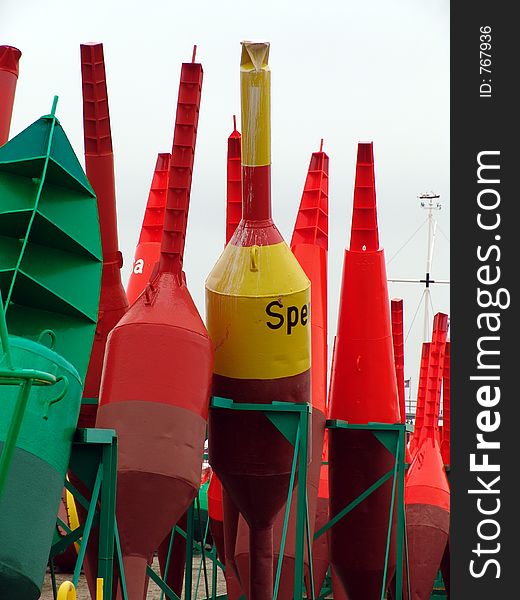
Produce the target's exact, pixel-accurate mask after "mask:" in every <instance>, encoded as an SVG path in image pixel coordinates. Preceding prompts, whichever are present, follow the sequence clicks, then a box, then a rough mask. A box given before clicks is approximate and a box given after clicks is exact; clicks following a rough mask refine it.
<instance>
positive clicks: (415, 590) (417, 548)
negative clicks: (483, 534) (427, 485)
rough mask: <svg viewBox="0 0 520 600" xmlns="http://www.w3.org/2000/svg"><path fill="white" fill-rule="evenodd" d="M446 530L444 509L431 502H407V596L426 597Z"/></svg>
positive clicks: (426, 599)
mask: <svg viewBox="0 0 520 600" xmlns="http://www.w3.org/2000/svg"><path fill="white" fill-rule="evenodd" d="M449 530H450V513H449V512H448V511H447V510H445V509H443V508H439V507H438V506H434V505H431V504H407V505H406V531H407V536H408V564H409V569H410V595H409V598H410V600H429V598H430V595H431V593H432V589H433V584H434V582H435V577H436V576H437V573H438V571H439V567H440V565H441V561H442V557H443V554H444V551H445V549H446V544H447V543H448V536H449Z"/></svg>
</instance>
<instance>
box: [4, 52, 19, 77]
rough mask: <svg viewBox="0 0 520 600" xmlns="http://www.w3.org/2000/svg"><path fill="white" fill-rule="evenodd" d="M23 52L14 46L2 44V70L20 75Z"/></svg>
mask: <svg viewBox="0 0 520 600" xmlns="http://www.w3.org/2000/svg"><path fill="white" fill-rule="evenodd" d="M21 56H22V53H21V51H20V50H18V48H15V47H14V46H0V71H8V72H9V73H12V74H13V75H15V76H16V77H18V61H19V60H20V57H21Z"/></svg>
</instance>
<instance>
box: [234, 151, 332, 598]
mask: <svg viewBox="0 0 520 600" xmlns="http://www.w3.org/2000/svg"><path fill="white" fill-rule="evenodd" d="M322 143H323V142H322ZM328 174H329V157H328V156H327V154H325V152H323V151H322V147H320V150H319V152H313V154H312V156H311V160H310V163H309V168H308V171H307V177H306V180H305V185H304V189H303V194H302V198H301V202H300V206H299V210H298V214H297V217H296V223H295V226H294V231H293V235H292V240H291V250H292V252H293V254H294V256H295V257H296V258H297V260H298V262H299V263H300V265H301V266H302V268H303V270H304V271H305V273H306V275H307V277H308V278H309V280H310V281H311V306H312V322H311V353H312V359H311V362H312V371H311V389H312V394H311V398H312V409H313V410H312V432H311V438H310V439H311V443H312V448H311V463H310V465H309V471H308V480H307V481H308V484H307V498H308V506H309V523H310V524H311V538H312V535H313V534H314V525H315V518H316V503H317V495H318V485H319V477H320V467H321V458H322V451H323V436H324V431H325V413H326V403H327V250H328V190H329V180H328ZM296 498H297V490H296V489H295V490H294V492H293V497H292V500H291V510H290V512H289V522H288V530H287V538H286V542H285V548H284V554H283V563H282V571H281V578H280V586H279V590H278V598H279V600H285V599H288V600H292V596H293V591H294V563H295V557H296V535H295V534H296V506H297V502H296ZM325 501H326V500H325ZM284 517H285V511H284V510H281V511H280V512H279V513H278V516H277V518H276V521H275V524H274V529H273V543H274V563H273V569H274V571H273V573H274V574H275V573H276V568H277V565H278V558H279V550H280V543H281V539H282V531H283V522H284ZM235 561H236V563H237V567H238V571H239V574H240V579H241V580H242V581H247V580H248V578H249V562H250V556H249V528H248V526H247V523H246V522H245V520H244V519H241V520H240V522H239V528H238V539H237V548H236V551H235ZM305 568H306V571H308V568H309V558H308V555H307V554H306V555H305Z"/></svg>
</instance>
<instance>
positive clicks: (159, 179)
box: [126, 152, 171, 305]
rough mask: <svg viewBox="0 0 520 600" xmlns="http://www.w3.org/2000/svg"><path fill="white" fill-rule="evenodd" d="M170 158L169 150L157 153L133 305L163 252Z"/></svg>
mask: <svg viewBox="0 0 520 600" xmlns="http://www.w3.org/2000/svg"><path fill="white" fill-rule="evenodd" d="M170 159H171V155H170V154H169V153H167V152H164V153H160V154H158V155H157V162H156V163H155V169H154V172H153V177H152V184H151V186H150V193H149V194H148V202H147V203H146V209H145V211H144V217H143V224H142V226H141V233H140V235H139V241H138V242H137V247H136V249H135V255H134V262H133V265H132V272H131V273H130V278H129V279H128V285H127V289H126V293H127V296H128V303H129V304H130V305H132V304H133V303H134V302H135V301H136V299H137V298H138V297H139V296H140V295H141V294H142V293H143V290H144V288H145V287H146V285H147V283H148V282H149V281H150V277H151V276H152V272H153V268H154V266H155V264H156V263H157V262H158V261H159V258H160V256H161V240H162V232H163V224H164V211H165V209H166V195H167V193H168V171H169V170H170Z"/></svg>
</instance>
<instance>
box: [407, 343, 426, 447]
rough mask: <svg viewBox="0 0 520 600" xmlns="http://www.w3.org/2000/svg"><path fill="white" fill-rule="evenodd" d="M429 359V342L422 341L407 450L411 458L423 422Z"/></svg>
mask: <svg viewBox="0 0 520 600" xmlns="http://www.w3.org/2000/svg"><path fill="white" fill-rule="evenodd" d="M429 359H430V342H423V345H422V349H421V364H420V367H419V382H418V386H417V402H416V406H415V422H414V428H413V434H412V437H411V439H410V444H409V451H410V456H411V457H412V458H413V457H414V456H415V452H416V450H417V444H418V442H419V436H420V434H421V431H422V427H423V423H424V403H425V400H426V384H427V377H428V361H429Z"/></svg>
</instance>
